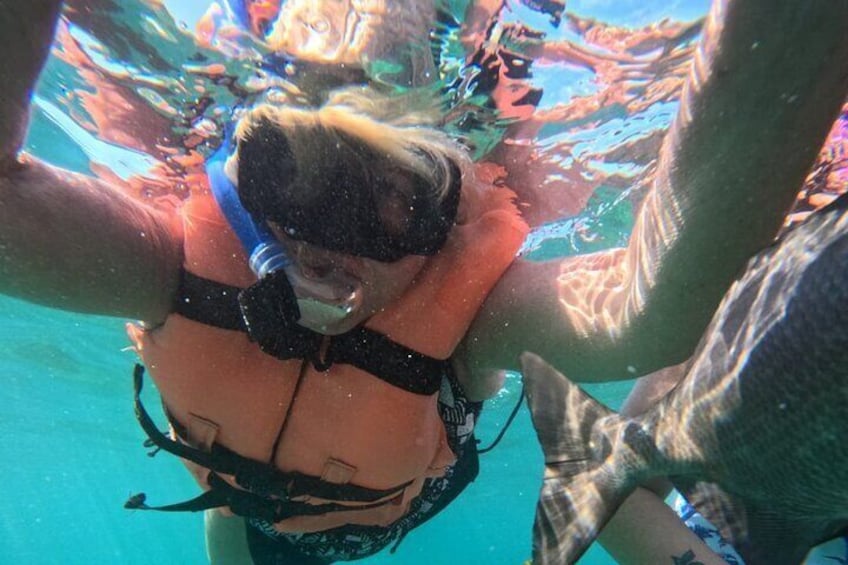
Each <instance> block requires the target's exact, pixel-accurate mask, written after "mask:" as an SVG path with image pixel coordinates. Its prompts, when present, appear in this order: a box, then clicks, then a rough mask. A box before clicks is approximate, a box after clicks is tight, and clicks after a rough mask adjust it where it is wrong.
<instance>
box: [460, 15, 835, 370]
mask: <svg viewBox="0 0 848 565" xmlns="http://www.w3.org/2000/svg"><path fill="white" fill-rule="evenodd" d="M846 29H848V2H846V1H845V0H839V1H836V2H826V1H823V0H814V1H810V2H786V3H774V2H770V1H766V0H762V1H753V0H730V1H717V2H716V3H715V4H714V6H713V9H712V11H711V13H710V16H709V19H708V22H707V25H706V27H705V31H704V37H703V38H702V40H701V43H700V45H699V48H698V50H697V54H696V56H695V60H694V61H693V65H692V71H691V73H690V77H689V80H688V82H687V86H686V88H685V90H684V93H683V96H682V100H681V104H680V110H679V112H678V115H677V117H676V119H675V121H674V123H673V125H672V127H671V130H670V131H669V133H668V135H667V136H666V139H665V141H664V143H663V146H662V149H661V153H660V159H659V163H658V170H657V174H656V177H655V180H654V183H653V187H652V190H651V191H650V193H649V194H648V195H647V196H646V199H645V202H644V204H643V206H642V209H641V211H640V213H639V215H638V217H637V221H636V224H635V227H634V230H633V234H632V236H631V239H630V243H629V246H628V247H627V248H626V249H619V250H613V251H611V252H607V253H603V254H596V255H592V256H584V257H576V258H568V259H566V260H564V261H553V262H548V263H532V262H529V261H521V260H519V261H517V262H516V264H514V265H513V267H512V268H510V271H509V272H508V273H507V275H506V277H505V278H504V279H503V280H502V281H501V283H500V284H499V286H498V287H497V288H496V290H495V292H493V294H492V295H491V296H490V298H489V300H488V303H487V305H486V306H487V308H485V309H484V310H483V311H482V313H481V315H480V316H479V317H478V319H477V320H476V322H475V325H474V327H472V332H471V334H470V335H469V339H467V340H466V342H465V347H466V354H467V359H468V360H469V364H470V368H471V369H472V371H475V372H484V371H486V370H487V369H489V368H492V367H494V368H515V367H516V363H517V361H516V360H517V358H518V355H519V354H520V353H521V351H523V350H528V349H529V350H532V351H534V352H535V353H537V354H540V355H542V356H543V357H545V358H546V359H547V360H548V361H550V362H551V363H553V364H554V365H555V366H556V367H557V368H558V369H559V370H561V371H563V372H564V373H565V374H567V375H569V377H570V378H572V379H575V380H577V381H597V380H609V379H623V378H629V377H636V376H639V375H643V374H647V373H649V372H652V371H654V370H656V369H658V368H660V367H664V366H667V365H671V364H675V363H679V362H681V361H682V360H684V359H685V358H686V357H688V356H689V355H691V353H692V349H693V348H694V346H695V344H696V343H697V340H698V339H699V338H700V337H701V334H702V332H703V331H704V328H705V327H706V325H707V322H708V321H709V318H710V316H711V315H712V313H713V311H714V310H715V308H716V306H717V305H718V303H719V301H720V299H721V296H722V295H723V294H724V292H725V291H726V289H727V288H728V286H729V285H730V283H731V282H732V280H733V278H734V277H735V276H737V275H738V274H739V273H740V272H741V270H742V268H743V266H744V265H745V262H746V261H747V260H748V258H749V257H751V256H752V255H753V254H754V253H756V252H757V251H758V250H759V249H761V248H762V247H764V246H765V245H767V244H769V243H770V241H771V240H772V239H773V237H774V235H775V234H776V233H777V230H778V228H779V227H780V225H781V222H782V220H783V218H784V215H785V214H786V212H787V211H788V209H789V206H790V204H791V203H792V200H793V197H794V196H795V194H797V192H798V190H799V189H800V187H801V186H802V184H803V180H804V178H805V176H806V174H807V173H808V171H809V169H810V167H811V165H812V163H813V160H814V158H815V156H816V153H817V152H818V150H819V148H820V147H821V144H822V142H823V141H824V139H825V137H826V135H827V132H828V130H829V128H830V126H831V125H832V123H833V120H834V119H835V117H836V116H837V114H838V111H839V108H840V106H841V105H842V103H843V101H844V100H845V97H846V93H848V34H846V33H845V30H846ZM527 336H533V337H534V340H533V341H532V342H531V341H528V339H527Z"/></svg>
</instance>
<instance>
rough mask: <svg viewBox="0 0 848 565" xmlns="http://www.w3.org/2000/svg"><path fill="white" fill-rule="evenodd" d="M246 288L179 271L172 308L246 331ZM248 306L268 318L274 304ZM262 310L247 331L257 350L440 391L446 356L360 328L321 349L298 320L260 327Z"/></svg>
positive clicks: (425, 390) (321, 367) (424, 390)
mask: <svg viewBox="0 0 848 565" xmlns="http://www.w3.org/2000/svg"><path fill="white" fill-rule="evenodd" d="M244 292H245V291H244V290H243V289H240V288H238V287H234V286H229V285H225V284H222V283H218V282H216V281H212V280H209V279H205V278H202V277H198V276H197V275H193V274H192V273H189V272H188V271H185V270H183V274H182V278H181V281H180V288H179V290H178V293H177V299H176V301H175V303H174V312H175V313H177V314H180V315H182V316H185V317H186V318H189V319H190V320H194V321H196V322H200V323H202V324H206V325H209V326H214V327H218V328H222V329H227V330H237V331H243V332H245V331H248V328H247V325H246V324H245V322H244V318H243V312H244V311H245V310H244V308H245V305H244V303H245V300H244V298H242V299H241V302H242V303H243V304H242V305H241V306H240V304H239V302H240V296H242V297H243V296H244V294H243V293H244ZM249 304H250V307H249V308H248V310H251V309H252V310H251V311H256V310H260V308H259V306H261V307H262V308H261V310H263V311H264V312H265V313H266V315H267V316H269V320H270V321H273V319H275V318H278V317H279V316H275V311H276V308H275V305H274V304H258V303H257V302H255V301H251V302H250V303H249ZM261 314H262V312H260V311H256V312H255V315H253V316H252V319H254V320H257V321H255V322H253V323H252V325H253V326H257V327H252V328H250V332H249V335H250V336H251V339H254V340H259V341H260V347H262V350H263V351H264V352H265V353H267V354H269V355H273V356H274V357H277V358H278V359H295V358H301V359H308V360H310V361H311V362H312V363H313V364H314V365H315V367H316V369H318V370H326V369H328V368H329V367H330V366H331V365H332V364H333V363H345V364H348V365H352V366H354V367H356V368H358V369H361V370H363V371H366V372H368V373H370V374H372V375H374V376H375V377H377V378H379V379H381V380H383V381H385V382H387V383H389V384H390V385H393V386H396V387H398V388H401V389H403V390H406V391H408V392H411V393H414V394H421V395H427V396H430V395H433V394H435V393H436V392H438V391H439V387H440V386H441V383H442V377H443V376H444V375H445V374H446V373H447V371H449V370H450V361H449V360H443V359H436V358H434V357H430V356H427V355H424V354H423V353H419V352H417V351H415V350H414V349H410V348H409V347H406V346H404V345H401V344H399V343H397V342H394V341H392V340H391V339H389V338H388V337H386V336H385V335H383V334H381V333H379V332H376V331H374V330H370V329H368V328H365V327H362V326H360V327H357V328H354V329H353V330H351V331H349V332H347V333H345V334H341V335H336V336H331V337H330V338H329V346H328V347H327V349H326V351H324V352H323V354H322V353H321V352H320V349H321V343H322V341H323V340H324V339H325V336H323V335H321V334H319V333H317V332H313V331H310V330H307V329H306V328H303V327H301V326H299V325H297V324H294V325H292V324H288V323H283V322H279V323H275V324H274V325H273V327H265V326H266V325H267V324H265V325H263V324H261V323H258V321H259V320H260V319H261Z"/></svg>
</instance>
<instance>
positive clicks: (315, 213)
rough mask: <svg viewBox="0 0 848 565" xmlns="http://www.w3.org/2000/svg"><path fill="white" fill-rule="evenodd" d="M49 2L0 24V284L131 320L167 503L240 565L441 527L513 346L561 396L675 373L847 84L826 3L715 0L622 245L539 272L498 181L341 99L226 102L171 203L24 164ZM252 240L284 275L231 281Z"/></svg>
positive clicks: (372, 103) (355, 552)
mask: <svg viewBox="0 0 848 565" xmlns="http://www.w3.org/2000/svg"><path fill="white" fill-rule="evenodd" d="M60 8H61V3H60V2H56V1H47V0H36V1H33V2H29V3H26V4H25V5H15V6H9V7H7V8H6V10H5V11H4V12H3V13H2V16H0V27H1V28H2V30H3V31H4V33H2V34H0V43H2V45H3V48H4V50H5V51H4V52H7V53H15V54H16V56H15V57H12V58H10V59H9V61H8V63H9V65H8V69H7V71H6V72H7V76H6V77H5V78H6V80H5V81H4V83H3V86H2V87H0V88H2V91H3V95H2V96H0V100H2V101H3V104H2V106H0V114H1V115H0V134H2V135H0V139H2V147H3V156H2V158H0V175H2V178H0V273H2V278H1V279H0V280H1V281H2V282H0V290H2V291H3V292H4V293H7V294H10V295H12V296H17V297H20V298H23V299H26V300H31V301H34V302H38V303H41V304H46V305H49V306H53V307H57V308H64V309H68V310H74V311H80V312H89V313H97V314H103V315H111V316H119V317H125V318H130V319H135V320H141V321H142V322H143V323H141V324H138V325H131V326H130V328H129V333H130V337H131V340H132V342H133V344H134V345H135V347H136V350H137V351H138V353H139V355H140V357H141V358H142V360H143V361H144V362H145V364H146V365H147V368H148V370H149V371H150V374H151V376H152V378H153V379H154V380H155V382H156V384H157V386H158V388H159V390H160V393H161V394H162V397H163V402H164V404H165V406H166V407H167V412H168V417H169V421H170V424H171V428H172V430H173V438H169V437H165V436H163V435H161V434H160V435H156V434H155V433H152V430H151V428H155V426H150V425H149V422H148V421H147V419H146V417H145V411H144V409H143V406H142V405H141V404H140V402H139V403H138V404H137V409H138V412H139V415H140V420H141V422H142V425H143V426H144V427H145V429H146V430H147V431H148V432H149V433H151V436H152V437H151V439H152V441H153V442H154V443H156V444H157V445H159V446H160V447H162V448H163V449H165V450H167V451H171V452H173V453H175V454H177V455H179V456H180V457H182V458H183V459H184V460H186V462H187V465H188V466H189V467H190V469H191V470H192V471H193V472H194V474H195V476H196V477H197V478H198V480H199V482H200V483H201V486H202V487H203V488H204V490H205V494H203V495H201V497H199V498H198V499H195V501H194V502H191V503H189V504H188V505H183V506H179V507H174V508H172V509H174V510H180V509H188V510H200V509H203V508H210V507H215V508H219V507H220V508H222V509H223V510H224V511H231V512H233V513H235V514H237V515H239V516H242V517H243V518H244V522H243V523H244V524H246V525H247V528H246V532H247V535H246V537H245V539H244V540H243V541H242V543H245V544H247V546H248V549H247V550H248V551H249V552H250V554H251V557H252V559H253V560H254V561H255V562H256V563H306V564H310V563H329V562H333V561H338V560H347V559H356V558H360V557H365V556H367V555H371V554H373V553H375V552H377V551H379V550H380V549H382V548H384V547H387V546H389V545H391V544H392V543H396V542H397V541H398V540H399V539H401V538H402V537H403V536H404V535H405V534H406V533H407V532H408V531H409V530H410V529H412V528H414V527H416V526H417V525H419V524H420V523H422V522H423V521H424V520H426V519H429V518H430V517H431V516H433V515H434V514H435V513H437V512H438V511H439V510H440V509H441V508H443V507H444V506H445V505H446V504H448V503H449V502H450V501H452V500H453V499H454V497H455V496H457V495H458V494H459V492H460V491H461V490H462V489H463V488H464V486H466V485H467V483H468V482H469V481H470V480H472V479H473V477H474V476H475V474H476V456H477V454H476V449H475V448H474V442H473V441H471V439H472V437H473V435H472V434H473V425H474V422H475V420H476V416H477V413H478V411H479V408H480V405H479V402H481V401H482V400H484V399H485V398H487V397H488V396H490V395H491V394H493V393H494V392H495V391H496V390H497V389H498V387H499V386H500V382H499V380H498V378H497V376H498V375H499V372H500V371H502V370H504V369H514V368H516V363H517V359H518V355H519V353H520V352H522V351H524V350H527V349H530V350H533V351H534V352H536V353H539V354H540V355H543V356H544V357H546V358H547V359H548V360H550V361H551V362H553V363H554V364H555V365H556V366H557V367H558V368H560V369H561V370H562V371H563V372H565V373H566V374H568V375H569V376H571V377H572V378H575V379H576V380H582V381H593V380H595V381H597V380H609V379H621V378H628V377H631V376H637V375H641V374H645V373H648V372H650V371H653V370H655V369H658V368H661V367H664V366H667V365H671V364H673V363H676V362H680V361H682V360H683V359H685V358H686V357H688V356H689V355H690V354H691V350H692V347H693V345H694V344H695V343H696V342H697V340H698V339H699V337H700V335H701V333H702V331H703V329H704V327H705V325H706V323H707V321H708V320H709V318H710V316H711V315H712V312H713V310H714V309H715V306H716V305H717V303H718V301H719V300H720V298H721V296H722V294H723V293H724V291H725V290H726V288H727V286H728V285H729V283H730V281H732V279H733V278H734V277H735V275H736V274H737V273H738V272H739V270H740V269H741V267H742V266H743V265H744V263H745V261H746V260H747V258H748V257H749V256H751V255H752V254H753V253H754V252H755V251H757V250H758V249H759V248H760V247H762V246H763V245H765V244H767V243H768V242H769V241H770V240H771V238H772V237H773V235H774V233H775V232H776V231H777V228H778V227H779V225H780V223H781V221H782V219H783V216H784V214H785V212H786V210H787V209H788V207H789V205H790V204H791V202H792V199H793V197H794V195H795V193H796V192H797V189H798V187H799V186H800V185H801V183H802V181H803V179H804V176H805V175H806V173H807V171H808V169H809V167H810V165H811V163H812V162H813V159H814V157H815V155H816V152H817V150H818V148H819V146H820V145H821V141H822V140H823V139H824V137H825V135H826V133H827V131H828V128H829V126H830V124H831V123H832V121H833V119H834V117H835V116H836V114H837V112H838V109H839V107H840V105H841V103H842V101H843V100H844V98H845V94H846V90H848V85H846V82H848V73H846V72H845V68H844V65H845V63H844V61H846V60H848V59H846V55H848V39H846V38H845V37H844V33H843V31H844V25H845V8H844V6H843V5H842V4H835V5H834V4H833V3H816V4H810V5H805V6H803V7H799V6H789V5H787V6H782V7H779V8H775V7H774V6H773V5H772V3H770V2H724V3H718V4H717V5H716V7H715V8H714V11H713V12H712V17H711V19H710V21H709V23H708V25H707V29H706V31H705V34H704V39H703V41H702V44H701V48H700V50H699V53H698V56H697V60H696V64H695V65H694V66H693V71H692V77H691V78H690V82H689V85H688V87H687V89H686V92H685V93H684V97H683V101H682V105H681V106H682V107H681V111H680V114H679V116H678V118H677V119H676V121H675V123H674V126H673V127H672V129H671V131H670V133H669V135H668V137H667V139H666V141H665V143H664V145H663V150H662V152H661V157H660V164H659V169H658V170H659V172H658V174H657V177H656V180H655V182H654V185H653V187H652V190H651V192H650V194H649V195H648V196H647V198H646V201H645V203H644V205H643V207H642V209H641V211H640V213H639V217H638V220H637V224H636V228H635V230H634V234H633V237H632V238H631V241H630V243H629V245H628V247H627V248H625V249H618V250H613V251H610V252H606V253H601V254H596V255H592V256H586V257H576V258H568V259H562V260H556V261H550V262H545V263H539V262H531V261H528V260H526V259H523V258H521V257H516V253H517V251H518V249H519V247H520V245H521V243H522V241H523V239H524V236H525V235H526V233H527V226H526V225H525V224H524V222H523V220H522V218H521V217H520V214H519V212H518V210H517V208H516V207H515V206H514V205H513V203H512V198H511V192H510V190H509V189H508V188H506V187H496V186H494V185H493V183H492V182H490V181H489V179H487V178H486V177H485V176H484V175H482V174H475V173H479V172H480V170H479V169H480V167H479V166H475V165H472V164H471V163H470V161H469V159H468V158H467V157H466V156H465V151H464V150H463V149H462V148H461V147H460V146H459V145H458V144H456V143H455V142H454V141H452V140H451V139H450V138H449V137H448V136H447V135H445V134H443V133H440V132H438V131H436V130H435V129H433V128H430V127H427V126H425V125H423V122H422V120H421V119H419V118H418V117H417V116H415V115H414V114H410V115H398V114H394V115H386V113H387V110H386V109H387V108H390V107H391V106H392V105H391V104H383V103H381V100H379V99H377V100H374V99H369V98H368V97H367V96H362V95H359V94H358V93H356V92H350V91H346V92H341V93H339V94H338V95H336V96H334V97H332V98H331V100H329V101H328V102H327V103H326V104H324V105H322V106H321V107H320V108H314V109H301V110H298V109H292V108H285V107H276V106H273V105H262V106H257V107H255V108H251V109H248V110H246V111H245V112H244V113H243V114H242V115H241V116H240V117H239V122H238V124H237V125H236V127H235V140H234V147H233V151H232V152H225V153H224V154H221V155H219V157H220V160H219V161H215V160H213V161H211V162H210V164H209V171H210V174H209V184H210V187H211V188H210V189H208V190H207V189H206V188H205V187H199V188H200V189H199V190H197V191H196V192H195V193H194V194H193V195H192V196H191V197H190V198H189V199H188V200H187V201H186V202H185V204H183V205H182V206H181V207H179V208H178V209H176V210H165V209H160V208H154V207H151V206H148V205H146V204H144V203H141V202H139V201H137V200H134V199H132V198H130V197H128V196H127V195H125V194H123V193H121V192H119V191H117V190H115V189H114V188H112V187H110V186H109V185H107V184H106V183H104V182H102V181H100V180H98V179H94V178H91V177H87V176H84V175H79V174H75V173H70V172H67V171H61V170H57V169H55V168H53V167H51V166H50V165H49V164H47V163H44V162H42V161H39V160H37V159H35V158H34V157H32V156H30V155H26V154H23V153H21V152H20V148H21V145H22V143H23V140H24V135H25V131H26V125H27V109H28V105H29V99H30V96H31V93H32V89H33V85H34V84H35V80H36V79H37V77H38V74H39V72H40V70H41V68H42V65H43V63H44V60H45V58H46V56H47V53H48V51H49V47H50V41H51V38H52V30H53V28H54V26H55V23H56V19H57V18H58V17H59V13H60ZM799 11H803V12H804V14H803V17H799V14H798V12H799ZM20 21H28V22H29V23H30V25H28V26H26V27H25V28H22V27H21V26H20V24H19V22H20ZM754 43H756V49H752V48H751V46H752V44H754ZM778 71H779V72H778ZM811 85H815V88H811ZM790 133H791V136H792V143H791V144H788V143H786V139H787V136H788V135H789V134H790ZM475 169H477V171H475ZM215 192H218V194H215ZM227 202H229V203H230V204H227ZM231 204H232V205H231ZM239 218H241V219H243V220H245V221H246V222H247V224H246V225H247V227H246V231H245V230H243V229H242V228H243V227H244V224H239V222H240V221H241V220H239ZM44 226H50V228H51V229H50V230H45V229H44ZM251 230H254V231H256V232H257V233H256V234H255V237H254V238H253V239H252V240H251V241H252V242H253V244H257V245H253V244H249V245H247V248H246V247H245V238H250V237H253V236H251V235H250V233H249V232H250V231H251ZM56 234H61V237H57V236H56ZM244 234H247V235H244ZM257 242H258V243H257ZM262 244H276V245H279V246H281V248H282V249H283V250H284V251H285V255H286V256H287V257H288V260H289V261H290V262H286V260H283V261H281V263H280V264H278V265H277V266H276V267H275V266H273V265H269V266H268V268H267V269H262V268H261V266H262V264H263V263H265V262H263V261H261V260H256V261H254V263H255V265H254V266H255V267H256V269H255V270H254V269H252V268H251V265H250V258H251V255H252V254H253V252H254V251H256V249H257V248H260V250H261V249H267V247H262ZM271 247H273V245H271ZM135 380H136V387H137V389H140V387H141V384H142V371H141V369H137V370H136V372H135ZM134 503H135V507H145V506H146V502H145V501H144V500H143V499H142V498H135V499H134ZM216 512H217V511H216ZM215 516H220V514H217V513H216V514H215ZM237 523H238V524H242V522H241V520H238V521H237ZM213 530H214V528H213ZM242 531H243V532H244V531H245V530H242ZM213 544H214V541H213ZM670 551H671V550H670ZM666 555H667V554H666ZM213 559H214V556H213ZM222 559H223V558H222Z"/></svg>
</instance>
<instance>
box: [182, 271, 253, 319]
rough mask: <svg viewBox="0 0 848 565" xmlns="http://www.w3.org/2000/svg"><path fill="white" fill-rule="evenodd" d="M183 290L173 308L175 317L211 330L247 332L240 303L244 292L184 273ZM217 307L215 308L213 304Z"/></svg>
mask: <svg viewBox="0 0 848 565" xmlns="http://www.w3.org/2000/svg"><path fill="white" fill-rule="evenodd" d="M180 273H181V274H180V286H179V288H178V290H177V296H176V298H175V300H174V304H173V305H172V307H171V308H172V310H173V312H174V313H176V314H179V315H181V316H184V317H186V318H188V319H189V320H194V321H195V322H200V323H202V324H206V325H209V326H215V327H216V328H222V329H225V330H237V331H242V332H243V331H245V325H244V319H243V318H242V316H241V309H240V308H239V303H238V294H239V292H241V289H240V288H239V287H237V286H230V285H226V284H224V283H219V282H215V281H212V280H209V279H205V278H203V277H198V276H197V275H193V274H192V273H190V272H188V271H186V270H185V269H181V270H180ZM210 303H211V304H214V305H215V306H214V307H213V308H210V307H209V304H210Z"/></svg>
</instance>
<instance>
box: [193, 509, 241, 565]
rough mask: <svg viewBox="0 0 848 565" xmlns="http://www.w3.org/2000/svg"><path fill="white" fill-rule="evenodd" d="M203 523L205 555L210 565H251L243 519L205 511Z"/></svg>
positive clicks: (213, 511)
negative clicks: (204, 527) (204, 528)
mask: <svg viewBox="0 0 848 565" xmlns="http://www.w3.org/2000/svg"><path fill="white" fill-rule="evenodd" d="M204 523H205V525H206V554H207V555H208V557H209V563H210V564H211V565H253V560H252V559H251V558H250V550H249V549H248V547H247V534H246V533H245V524H244V519H243V518H240V517H238V516H224V515H223V514H222V513H221V512H219V511H217V510H207V511H206V512H205V514H204Z"/></svg>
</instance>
